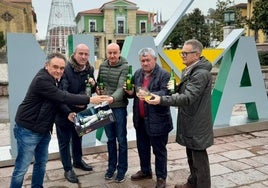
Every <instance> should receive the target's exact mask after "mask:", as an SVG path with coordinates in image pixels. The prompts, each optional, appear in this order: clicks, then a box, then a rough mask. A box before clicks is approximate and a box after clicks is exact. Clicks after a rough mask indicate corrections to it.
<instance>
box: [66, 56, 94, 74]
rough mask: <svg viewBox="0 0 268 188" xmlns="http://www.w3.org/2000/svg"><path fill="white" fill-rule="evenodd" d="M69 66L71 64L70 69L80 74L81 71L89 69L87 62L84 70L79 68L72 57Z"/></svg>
mask: <svg viewBox="0 0 268 188" xmlns="http://www.w3.org/2000/svg"><path fill="white" fill-rule="evenodd" d="M70 64H71V67H72V68H73V69H74V72H81V71H83V70H89V69H90V68H91V67H90V64H89V62H88V61H87V64H86V68H85V69H84V66H83V67H81V66H80V65H79V64H78V63H77V61H76V60H75V59H74V56H73V55H72V56H71V58H70Z"/></svg>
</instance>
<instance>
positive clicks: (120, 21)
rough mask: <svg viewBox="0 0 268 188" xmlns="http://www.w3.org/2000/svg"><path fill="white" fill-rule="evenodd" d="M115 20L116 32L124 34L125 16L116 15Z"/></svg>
mask: <svg viewBox="0 0 268 188" xmlns="http://www.w3.org/2000/svg"><path fill="white" fill-rule="evenodd" d="M116 22H117V28H116V32H117V33H118V34H124V33H125V17H124V16H120V17H117V18H116Z"/></svg>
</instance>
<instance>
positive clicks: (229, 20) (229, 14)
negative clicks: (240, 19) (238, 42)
mask: <svg viewBox="0 0 268 188" xmlns="http://www.w3.org/2000/svg"><path fill="white" fill-rule="evenodd" d="M223 16H224V22H225V23H226V26H224V27H223V39H225V38H226V37H227V35H229V33H231V32H232V30H233V29H234V28H235V26H234V22H235V11H234V10H227V11H225V12H224V13H223Z"/></svg>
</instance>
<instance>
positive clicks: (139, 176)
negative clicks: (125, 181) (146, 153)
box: [131, 170, 153, 181]
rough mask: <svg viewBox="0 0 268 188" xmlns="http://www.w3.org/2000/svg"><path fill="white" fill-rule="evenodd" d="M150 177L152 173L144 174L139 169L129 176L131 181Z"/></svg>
mask: <svg viewBox="0 0 268 188" xmlns="http://www.w3.org/2000/svg"><path fill="white" fill-rule="evenodd" d="M152 178H153V176H152V174H144V173H143V172H142V171H141V170H140V171H138V172H137V173H136V174H133V175H132V176H131V180H132V181H138V180H144V179H152Z"/></svg>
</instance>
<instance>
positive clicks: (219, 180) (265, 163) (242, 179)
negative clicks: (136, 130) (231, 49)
mask: <svg viewBox="0 0 268 188" xmlns="http://www.w3.org/2000/svg"><path fill="white" fill-rule="evenodd" d="M103 147H105V146H103ZM167 148H168V178H167V188H173V187H174V184H176V183H183V182H185V180H186V178H187V176H188V175H189V170H188V165H187V160H186V154H185V148H183V147H182V146H179V145H178V144H177V143H174V136H172V137H171V142H170V143H169V144H168V145H167ZM208 153H209V159H210V168H211V179H212V187H213V188H226V187H241V188H265V187H268V130H262V131H261V130H260V131H255V132H244V133H243V132H241V133H240V134H236V135H229V136H216V137H215V144H214V145H213V146H212V147H210V148H209V149H208ZM83 158H84V160H85V161H86V162H87V163H90V164H91V165H92V166H93V168H94V170H93V172H86V171H82V170H80V169H75V172H76V174H77V175H78V178H79V184H72V183H69V182H68V181H67V180H65V179H64V175H63V173H64V171H63V168H62V165H61V162H60V160H59V159H57V160H50V161H49V162H48V164H47V171H46V175H45V182H44V187H46V188H67V187H68V188H86V187H88V188H91V187H92V188H93V187H94V188H113V187H118V188H153V187H154V186H155V175H154V176H153V179H151V180H143V181H137V182H133V181H131V180H130V176H131V174H133V173H135V172H136V171H138V170H139V158H138V153H137V149H136V148H135V147H133V148H130V149H129V153H128V159H129V169H128V172H127V174H126V181H125V182H123V183H119V184H118V183H115V182H114V181H113V180H112V181H107V180H104V173H105V170H106V168H107V153H106V152H101V153H95V154H88V155H84V157H83ZM152 169H154V155H152ZM12 170H13V166H11V167H2V168H1V169H0V185H1V187H2V188H6V187H8V185H9V183H10V176H11V173H12ZM31 172H32V166H31V167H30V168H29V171H28V173H27V174H26V176H25V181H24V186H23V188H29V187H30V182H31V180H30V179H31Z"/></svg>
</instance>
